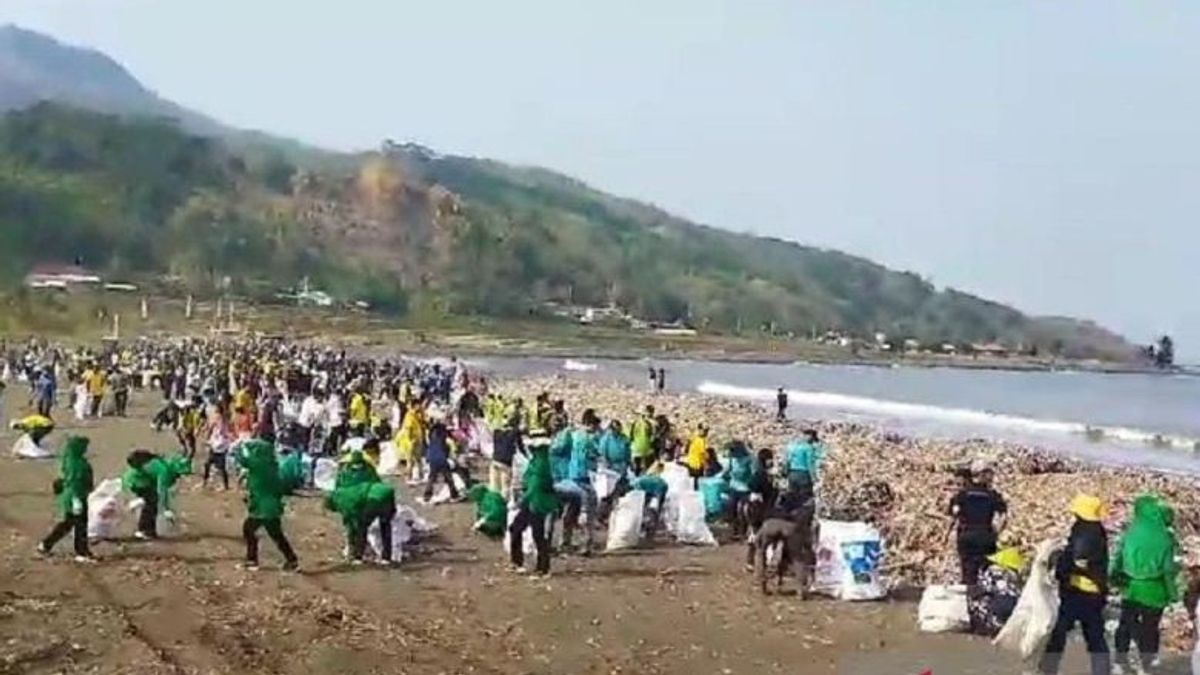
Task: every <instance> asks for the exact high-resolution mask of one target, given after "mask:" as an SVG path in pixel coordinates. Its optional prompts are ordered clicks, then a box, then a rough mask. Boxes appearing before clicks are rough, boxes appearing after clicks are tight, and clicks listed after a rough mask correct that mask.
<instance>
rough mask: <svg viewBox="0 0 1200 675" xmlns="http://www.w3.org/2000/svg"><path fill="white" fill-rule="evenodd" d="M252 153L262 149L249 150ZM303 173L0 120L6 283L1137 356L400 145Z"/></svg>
mask: <svg viewBox="0 0 1200 675" xmlns="http://www.w3.org/2000/svg"><path fill="white" fill-rule="evenodd" d="M238 147H241V146H238ZM326 159H327V160H330V161H322V162H314V163H312V164H311V165H306V166H297V165H296V164H293V163H292V160H291V159H289V157H288V156H287V155H285V154H284V153H283V152H280V151H275V150H273V149H272V148H271V146H269V145H257V146H255V147H254V148H253V151H245V149H244V148H243V149H242V150H233V149H231V146H230V144H227V143H224V142H222V141H219V140H215V139H213V138H208V137H201V136H193V135H190V134H188V133H185V132H183V131H181V130H180V129H179V128H178V127H177V126H176V125H175V124H174V123H172V122H170V121H166V120H162V119H130V118H128V117H125V118H121V117H116V116H109V115H102V114H96V113H92V112H85V111H81V110H77V109H73V108H67V107H63V106H60V105H55V104H39V105H37V106H34V107H33V108H29V109H26V110H21V111H15V112H11V113H9V114H8V115H6V116H5V117H4V119H3V121H0V270H3V282H4V283H6V284H8V285H10V286H11V285H12V284H15V283H17V282H18V280H19V279H20V278H21V277H22V276H23V274H24V273H25V272H26V271H27V270H28V269H30V268H31V267H32V266H33V265H34V264H36V263H39V262H46V261H70V260H74V259H76V258H82V259H83V260H84V261H85V262H86V263H87V264H89V265H91V266H93V267H96V268H98V269H101V270H104V271H106V272H108V273H109V274H110V275H117V276H127V277H134V278H136V277H142V278H147V277H161V276H163V275H170V276H171V277H173V278H177V279H178V283H181V284H183V285H185V286H187V287H188V288H190V289H192V290H196V291H201V292H203V291H215V290H217V289H219V288H225V287H226V286H227V285H229V286H232V288H233V290H235V291H237V292H241V293H248V294H252V295H253V294H260V295H269V294H271V293H273V292H274V291H275V290H277V289H278V288H280V287H283V286H291V285H294V284H296V283H297V281H298V280H299V279H300V278H302V277H304V276H308V277H310V278H311V279H312V280H313V282H314V283H315V284H317V285H320V286H323V287H326V288H328V289H329V290H331V291H332V292H333V293H335V294H336V295H339V296H341V297H343V298H347V299H363V300H366V301H368V302H370V303H372V304H373V305H374V306H375V307H376V308H378V309H383V310H389V311H393V312H399V311H403V310H404V309H405V308H407V307H409V306H410V305H411V304H412V303H413V302H418V303H420V304H421V305H422V306H424V307H431V308H436V309H437V310H439V311H443V312H446V313H452V314H484V315H491V316H500V317H503V316H527V315H528V314H529V313H530V312H531V311H535V310H537V309H538V308H539V307H540V306H541V305H542V304H543V303H544V302H546V301H558V302H567V301H569V302H573V303H576V304H592V305H605V304H609V303H612V304H616V305H618V306H620V307H622V308H624V309H627V310H628V311H630V312H631V313H633V314H635V315H637V316H640V317H643V318H645V319H647V320H652V321H664V322H669V321H677V320H681V321H687V322H689V323H692V324H693V325H696V326H698V327H701V328H705V329H708V330H711V331H718V332H744V333H754V332H758V331H760V330H764V329H766V330H773V331H775V332H783V331H794V332H796V333H801V334H809V333H811V332H823V331H825V330H829V329H836V330H842V331H846V332H850V333H854V334H858V335H869V334H871V333H873V332H875V331H883V332H887V333H889V334H890V335H893V336H913V337H917V338H919V339H921V340H924V341H927V342H935V341H952V342H973V341H987V340H993V339H998V340H1003V341H1007V342H1009V343H1012V344H1016V343H1025V344H1038V345H1040V346H1042V347H1043V348H1044V349H1047V350H1056V351H1062V352H1065V353H1070V354H1073V355H1076V356H1091V355H1098V356H1109V357H1112V356H1118V355H1120V354H1121V353H1122V352H1123V350H1124V349H1125V346H1124V343H1123V342H1122V341H1121V340H1120V339H1119V338H1116V337H1114V336H1112V335H1111V334H1109V333H1107V332H1106V331H1103V330H1101V329H1099V328H1096V327H1092V326H1088V325H1086V324H1080V323H1079V322H1075V321H1071V320H1063V319H1049V320H1045V319H1034V318H1029V317H1026V316H1025V315H1023V314H1021V313H1020V312H1018V311H1016V310H1014V309H1011V308H1009V307H1005V306H1002V305H999V304H996V303H993V302H989V301H986V300H982V299H980V298H976V297H973V296H971V295H968V294H965V293H960V292H957V291H953V290H939V289H937V288H935V287H933V286H932V285H931V284H929V283H928V282H926V281H924V280H922V279H921V278H920V277H918V276H917V275H914V274H911V273H903V272H894V271H891V270H888V269H886V268H884V267H881V266H879V265H876V264H874V263H872V262H870V261H867V260H863V259H861V258H856V257H853V256H849V255H845V254H842V253H838V252H834V251H824V250H818V249H812V248H807V247H803V246H800V245H797V244H793V243H790V242H784V241H779V240H773V239H764V238H757V237H752V236H747V235H740V234H733V233H729V232H725V231H722V230H717V229H714V228H709V227H704V226H699V225H695V224H692V223H689V222H687V221H684V220H681V219H679V218H676V217H673V216H671V215H670V214H667V213H664V212H662V211H660V210H658V209H655V208H653V207H649V206H646V205H643V204H639V203H635V202H631V201H627V200H622V199H618V198H615V197H612V196H609V195H606V194H604V193H601V192H598V191H595V190H592V189H590V188H588V187H587V186H585V185H583V184H581V183H579V182H577V181H574V180H571V179H568V178H565V177H563V176H559V175H556V174H553V173H550V172H546V171H543V170H539V169H523V168H516V167H511V166H507V165H504V164H500V163H496V162H490V161H484V160H475V159H467V158H460V157H442V156H439V155H436V154H435V153H433V152H431V151H428V150H425V149H422V148H418V147H414V146H395V145H390V144H388V145H385V147H384V148H383V149H382V150H381V151H379V152H375V153H365V154H362V155H356V156H348V155H339V156H333V155H331V156H330V157H327V158H326Z"/></svg>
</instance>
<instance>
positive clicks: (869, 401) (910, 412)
mask: <svg viewBox="0 0 1200 675" xmlns="http://www.w3.org/2000/svg"><path fill="white" fill-rule="evenodd" d="M696 390H697V391H699V392H700V393H702V394H708V395H710V396H723V397H726V398H739V399H748V400H756V401H773V400H775V396H776V390H774V389H761V388H756V387H740V386H737V385H732V384H725V383H722V382H711V381H708V382H704V383H702V384H700V385H699V386H698V387H696ZM787 393H788V401H789V403H791V404H793V405H796V406H799V407H806V408H823V409H829V410H837V411H840V412H847V413H856V414H861V415H866V416H869V417H880V418H893V419H904V420H924V421H931V422H942V423H946V424H954V425H958V426H963V427H975V428H981V429H982V428H986V429H999V430H1004V431H1010V432H1019V433H1033V434H1039V435H1058V436H1083V437H1086V438H1089V439H1092V440H1097V441H1100V440H1114V441H1118V442H1122V443H1128V444H1142V445H1150V446H1155V447H1162V448H1180V449H1195V448H1198V447H1200V446H1198V443H1200V439H1194V438H1187V437H1183V436H1173V435H1170V434H1159V433H1155V432H1152V431H1145V430H1142V429H1130V428H1127V427H1104V426H1095V425H1089V424H1086V423H1083V422H1070V421H1064V420H1049V419H1039V418H1036V417H1024V416H1021V415H1009V414H1004V413H994V412H988V411H986V410H974V409H970V408H948V407H943V406H936V405H929V404H924V403H907V402H904V401H892V400H887V399H877V398H869V397H866V396H854V395H851V394H839V393H835V392H829V391H805V390H797V389H790V390H788V392H787Z"/></svg>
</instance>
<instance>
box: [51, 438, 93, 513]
mask: <svg viewBox="0 0 1200 675" xmlns="http://www.w3.org/2000/svg"><path fill="white" fill-rule="evenodd" d="M87 450H88V439H86V438H84V437H83V436H72V437H70V438H68V439H67V442H66V444H65V445H64V446H63V455H62V461H61V462H60V464H59V471H58V480H59V483H58V486H59V490H58V492H57V495H58V496H57V498H56V500H55V501H56V502H57V504H58V511H59V513H60V514H61V515H62V516H63V517H64V518H65V517H67V516H71V515H78V514H81V513H85V512H86V510H87V498H88V495H89V494H91V492H92V488H93V487H95V485H94V478H93V476H92V464H91V462H89V461H88V459H87Z"/></svg>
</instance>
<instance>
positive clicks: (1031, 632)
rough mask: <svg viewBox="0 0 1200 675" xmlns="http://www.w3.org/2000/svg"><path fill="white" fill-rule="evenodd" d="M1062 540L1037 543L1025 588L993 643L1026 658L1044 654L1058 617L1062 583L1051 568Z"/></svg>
mask: <svg viewBox="0 0 1200 675" xmlns="http://www.w3.org/2000/svg"><path fill="white" fill-rule="evenodd" d="M1057 546H1058V542H1056V541H1055V540H1053V539H1047V540H1046V541H1043V542H1042V543H1040V544H1038V545H1037V549H1036V552H1035V554H1034V559H1033V565H1032V567H1031V568H1030V570H1029V580H1028V581H1026V582H1025V588H1023V589H1021V597H1019V598H1017V606H1016V607H1014V608H1013V613H1012V616H1010V617H1008V621H1007V622H1006V623H1005V624H1004V627H1003V628H1001V629H1000V632H999V633H998V634H997V635H996V637H995V639H993V640H992V644H994V645H996V646H997V647H1001V648H1003V649H1008V650H1010V651H1014V652H1016V653H1018V654H1020V655H1021V658H1022V659H1030V658H1033V657H1034V656H1036V655H1038V654H1041V653H1042V650H1043V648H1044V647H1045V645H1046V641H1047V640H1048V639H1049V637H1050V630H1051V629H1052V628H1054V621H1055V619H1057V618H1058V584H1057V582H1055V580H1054V572H1053V570H1051V569H1050V556H1051V555H1052V554H1053V553H1054V550H1055V548H1057Z"/></svg>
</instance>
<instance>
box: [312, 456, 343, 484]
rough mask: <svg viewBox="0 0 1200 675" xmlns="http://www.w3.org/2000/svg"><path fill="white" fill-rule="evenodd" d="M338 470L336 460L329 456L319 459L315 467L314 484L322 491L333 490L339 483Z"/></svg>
mask: <svg viewBox="0 0 1200 675" xmlns="http://www.w3.org/2000/svg"><path fill="white" fill-rule="evenodd" d="M337 472H338V465H337V462H336V461H334V460H332V459H330V458H328V457H322V458H320V459H318V460H317V463H316V465H315V466H314V467H313V485H315V486H316V488H317V489H318V490H320V491H322V492H333V488H334V486H335V485H336V484H337Z"/></svg>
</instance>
